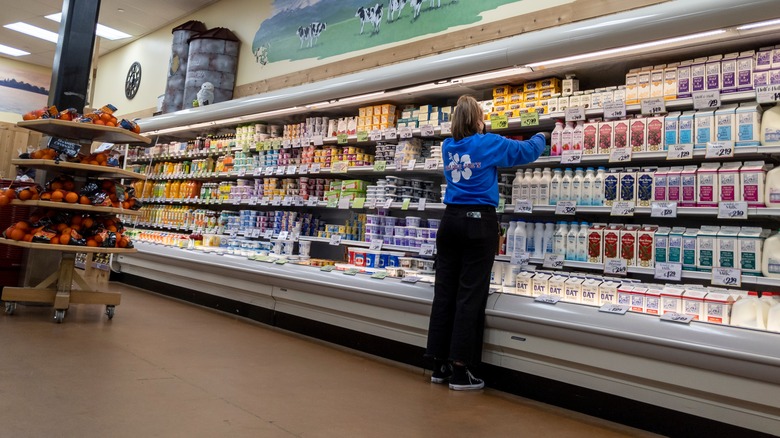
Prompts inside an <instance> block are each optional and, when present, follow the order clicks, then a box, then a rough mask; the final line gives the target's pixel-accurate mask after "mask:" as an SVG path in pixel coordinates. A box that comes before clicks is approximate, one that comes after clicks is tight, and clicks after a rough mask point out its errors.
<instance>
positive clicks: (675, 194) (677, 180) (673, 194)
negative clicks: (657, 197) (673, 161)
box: [666, 166, 683, 203]
mask: <svg viewBox="0 0 780 438" xmlns="http://www.w3.org/2000/svg"><path fill="white" fill-rule="evenodd" d="M682 171H683V167H682V166H673V167H671V168H669V172H667V174H666V200H667V201H671V202H677V203H679V202H680V201H681V200H682V181H681V174H682Z"/></svg>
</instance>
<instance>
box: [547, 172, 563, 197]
mask: <svg viewBox="0 0 780 438" xmlns="http://www.w3.org/2000/svg"><path fill="white" fill-rule="evenodd" d="M562 180H563V174H562V173H561V169H555V170H554V171H553V176H552V178H551V179H550V205H558V201H559V200H560V199H561V182H562Z"/></svg>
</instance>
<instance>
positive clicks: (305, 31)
mask: <svg viewBox="0 0 780 438" xmlns="http://www.w3.org/2000/svg"><path fill="white" fill-rule="evenodd" d="M326 27H327V25H326V24H325V23H324V22H322V23H320V22H314V23H312V24H310V25H308V26H301V27H299V28H298V31H297V32H296V34H297V35H298V38H300V39H301V47H300V48H301V49H303V46H306V47H314V46H315V45H316V44H317V40H318V39H319V38H320V35H322V32H325V28H326Z"/></svg>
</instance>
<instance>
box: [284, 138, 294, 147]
mask: <svg viewBox="0 0 780 438" xmlns="http://www.w3.org/2000/svg"><path fill="white" fill-rule="evenodd" d="M291 145H292V143H290V140H288V139H284V140H282V148H283V149H287V148H289V147H290V146H291Z"/></svg>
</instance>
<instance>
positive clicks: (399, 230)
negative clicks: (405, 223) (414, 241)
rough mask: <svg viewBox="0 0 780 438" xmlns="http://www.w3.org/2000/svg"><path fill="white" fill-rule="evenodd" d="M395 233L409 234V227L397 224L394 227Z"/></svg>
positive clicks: (399, 234) (396, 234)
mask: <svg viewBox="0 0 780 438" xmlns="http://www.w3.org/2000/svg"><path fill="white" fill-rule="evenodd" d="M393 235H394V236H408V235H409V229H408V228H406V227H402V226H395V227H393Z"/></svg>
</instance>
